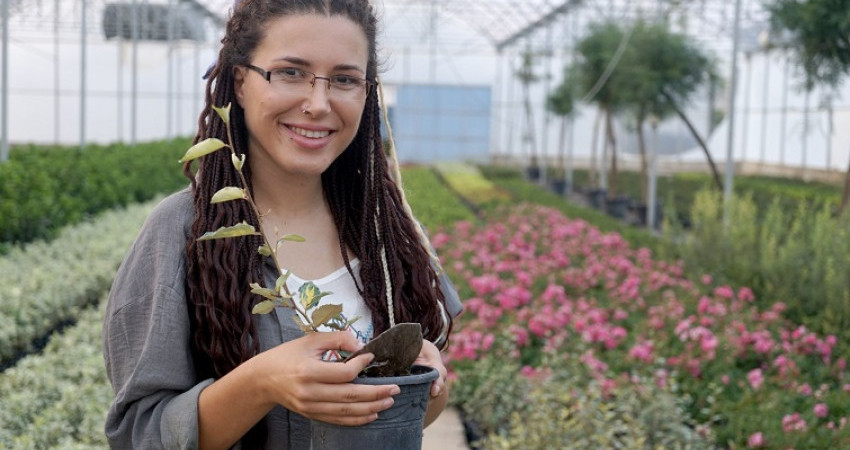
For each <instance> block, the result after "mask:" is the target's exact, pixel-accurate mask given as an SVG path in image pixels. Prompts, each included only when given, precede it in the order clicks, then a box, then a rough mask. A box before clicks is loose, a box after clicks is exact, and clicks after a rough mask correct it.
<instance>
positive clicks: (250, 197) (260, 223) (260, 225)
mask: <svg viewBox="0 0 850 450" xmlns="http://www.w3.org/2000/svg"><path fill="white" fill-rule="evenodd" d="M227 141H228V143H229V145H228V147H230V153H231V154H232V155H234V156H237V157H238V155H236V150H235V149H234V148H233V136H232V135H231V132H230V127H229V126H228V127H227ZM236 173H237V174H238V175H239V181H240V182H241V183H242V186H243V188H244V189H243V191H244V193H245V200H246V201H247V202H248V204H249V205H251V210H253V211H254V215H255V216H256V217H257V226H258V229H259V232H260V235H261V236H263V242H265V243H266V245H267V246H268V247H269V250H270V251H271V253H272V255H271V256H272V260H273V261H274V266H275V268H277V272H278V273H279V274H280V276H284V275H286V273H285V272H284V270H283V268H282V267H280V263H279V262H278V260H277V245H275V246H272V245H271V242H269V238H268V237H267V236H266V233H265V230H264V229H263V216H262V214H260V210H259V209H258V208H257V203H256V202H255V201H254V196H253V195H251V192H250V189H248V180H246V179H245V175H244V174H243V173H242V168H241V167H240V168H238V169H237V170H236ZM282 287H283V290H284V292H285V293H286V295H287V296H288V299H289V303H290V305H291V307H292V309H294V310H295V312H296V313H298V315H299V316H301V317H302V319H303V322H304V323H305V324H307V325H309V326H310V328H312V329H313V331H319V329H318V328H317V327H316V325H315V324H313V321H312V320H311V319H310V317H309V316H307V311H302V310H301V308H299V307H298V302H296V301H295V300H294V298H293V296H292V292H290V291H289V287H288V286H287V285H286V283H283V285H282Z"/></svg>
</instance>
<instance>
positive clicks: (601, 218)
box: [479, 166, 664, 251]
mask: <svg viewBox="0 0 850 450" xmlns="http://www.w3.org/2000/svg"><path fill="white" fill-rule="evenodd" d="M479 170H481V172H482V174H483V175H484V176H485V177H487V178H488V179H489V180H490V181H491V182H493V184H495V185H497V186H499V187H500V188H501V189H503V190H505V191H507V192H510V194H511V196H512V197H513V198H514V202H528V203H535V204H538V205H543V206H550V207H553V208H556V209H558V210H559V211H561V212H563V213H564V215H566V216H568V217H572V218H576V219H584V220H587V221H588V222H590V223H593V224H594V225H595V226H597V227H599V229H600V230H602V231H605V232H608V231H616V232H618V233H620V234H622V235H623V236H624V237H625V238H626V240H628V241H629V242H630V243H631V244H632V246H637V247H647V248H650V249H652V250H653V251H659V250H660V249H661V248H662V247H663V246H664V243H663V241H661V240H660V239H658V238H656V237H655V236H653V235H652V234H650V233H648V232H647V231H646V230H643V229H638V228H634V227H631V226H629V225H627V224H625V223H623V222H622V221H621V220H618V219H615V218H613V217H611V216H609V215H608V214H605V213H603V212H601V211H597V210H595V209H590V208H585V207H582V206H577V205H574V204H571V203H569V202H567V201H565V200H564V198H563V197H561V196H558V195H555V194H553V193H551V192H549V191H547V190H546V189H544V188H542V187H540V186H538V185H535V184H532V183H528V182H526V181H524V180H523V179H522V177H521V175H520V173H519V172H518V171H516V170H507V169H505V168H492V167H488V166H481V167H479ZM577 179H578V177H577ZM489 209H495V208H489Z"/></svg>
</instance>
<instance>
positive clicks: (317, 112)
mask: <svg viewBox="0 0 850 450" xmlns="http://www.w3.org/2000/svg"><path fill="white" fill-rule="evenodd" d="M375 35H376V19H375V15H374V11H373V9H372V7H371V6H370V5H369V3H368V1H367V0H243V1H242V2H241V3H240V4H239V5H238V6H236V7H235V9H234V11H233V14H232V17H231V18H230V20H229V21H228V25H227V29H226V34H225V36H224V38H223V39H222V44H223V46H222V49H221V51H220V53H219V57H218V63H217V64H216V66H215V68H214V69H213V70H212V72H211V73H210V78H209V81H208V84H207V95H206V105H205V108H204V111H203V112H202V114H201V117H200V120H199V132H198V135H197V136H196V138H195V141H196V142H198V141H201V140H203V139H206V138H209V137H217V138H219V139H221V140H223V141H225V142H227V129H226V127H225V125H224V123H223V122H222V120H221V119H220V118H219V117H218V116H217V115H216V113H215V112H214V111H213V110H212V107H213V106H224V105H227V104H231V105H232V110H231V129H232V131H233V141H234V148H235V151H236V152H237V153H238V154H245V155H246V164H245V166H244V167H243V169H242V170H243V173H244V174H245V175H246V177H247V179H248V184H249V187H250V189H251V192H252V194H253V197H254V199H255V201H256V203H257V205H258V207H259V209H260V211H261V212H262V218H261V221H262V227H263V230H265V232H266V233H267V234H268V235H267V236H266V237H267V238H268V239H269V240H270V241H271V242H275V241H276V240H277V238H278V237H279V236H280V234H289V233H294V234H299V235H301V236H303V237H304V238H305V240H306V241H305V242H303V243H287V244H286V245H284V246H283V247H282V248H281V252H279V253H278V255H277V258H278V261H277V262H278V263H279V264H280V266H281V267H284V268H286V269H288V270H290V271H291V273H292V276H291V277H290V279H289V280H288V281H287V283H288V284H289V288H290V290H291V291H296V290H297V288H298V287H299V285H301V284H303V283H305V282H306V281H308V280H309V281H313V282H314V283H315V284H317V285H318V286H319V287H320V288H321V289H322V290H323V291H331V292H333V295H331V296H330V297H328V300H329V302H331V303H338V304H342V305H343V307H344V311H343V314H344V315H346V317H354V316H360V319H358V320H357V321H356V322H355V323H354V324H353V326H352V328H353V329H354V331H355V333H352V332H347V331H346V332H327V333H325V332H323V333H310V334H307V335H304V333H303V332H302V331H301V330H300V329H299V328H298V326H297V325H296V323H295V322H294V321H293V320H291V317H290V316H291V315H292V314H293V312H292V310H289V309H285V308H277V309H276V310H275V311H273V312H272V313H271V314H268V315H255V314H251V310H252V307H253V306H254V305H255V304H256V303H257V302H258V301H259V300H260V298H258V297H257V296H255V295H252V294H250V292H249V288H248V285H249V284H250V283H251V282H255V281H257V280H265V282H266V285H269V284H270V283H271V284H272V285H273V283H274V281H275V279H276V278H277V275H278V273H276V271H275V269H274V262H273V261H270V260H269V259H268V258H263V257H261V256H259V255H258V254H257V252H256V249H257V247H258V246H259V245H260V244H261V243H262V241H261V239H260V238H258V237H253V236H252V237H242V238H233V239H219V240H213V241H198V240H196V239H195V238H196V237H198V236H200V235H202V234H203V233H204V232H206V231H211V230H216V229H218V228H219V227H221V226H228V225H233V224H235V223H238V222H241V221H246V222H248V223H252V224H254V225H255V226H257V227H258V226H259V225H260V223H258V221H257V220H256V218H255V217H254V215H253V214H252V210H251V209H250V205H249V204H248V203H247V202H244V201H232V202H226V203H220V204H210V198H211V196H212V194H213V193H214V192H216V191H217V190H219V189H221V188H222V187H225V186H238V185H239V180H238V178H237V172H236V171H235V170H234V167H233V164H232V162H231V158H230V154H229V152H228V151H219V152H215V153H212V154H210V155H208V156H205V157H203V158H201V160H200V163H199V167H198V168H197V171H196V172H195V173H193V171H192V168H191V167H189V164H187V165H186V166H185V167H184V172H186V174H187V176H188V177H189V178H190V180H191V182H192V183H191V189H187V190H184V191H181V192H178V193H176V194H174V195H172V196H170V197H169V198H167V199H165V200H164V201H163V202H162V203H161V204H160V205H159V206H158V207H157V208H156V209H155V210H154V211H153V212H152V214H151V215H150V217H149V218H148V220H147V221H146V223H145V225H144V227H143V228H142V230H141V232H140V235H139V237H138V238H137V241H136V242H135V243H134V245H133V247H132V248H131V250H130V252H129V253H128V255H127V257H126V259H125V261H124V262H123V263H122V266H121V268H120V269H119V273H118V275H117V277H116V280H115V282H114V284H113V289H112V291H111V293H110V299H109V304H108V307H107V311H106V319H105V323H104V332H103V341H104V357H105V360H106V366H107V372H108V375H109V379H110V381H111V382H112V385H113V388H114V390H115V392H116V396H115V400H114V402H113V404H112V406H111V408H110V410H109V413H108V417H107V422H106V433H107V436H108V438H109V440H110V445H111V446H113V447H115V448H196V447H198V448H228V447H232V446H234V445H237V444H238V445H240V446H241V448H293V449H302V448H309V445H310V444H309V434H310V425H309V420H308V419H318V420H322V421H326V422H331V423H338V424H343V425H360V424H365V423H368V422H370V421H372V420H375V419H376V418H377V413H378V412H380V411H382V410H384V409H386V408H389V407H390V406H391V405H392V402H393V401H392V396H393V395H394V394H396V393H398V392H399V389H398V387H397V386H363V385H353V384H351V383H350V381H351V380H353V379H354V378H355V376H356V374H357V373H359V372H360V371H361V370H362V369H363V368H364V367H366V366H367V365H368V363H369V362H370V360H371V357H372V356H371V355H368V354H367V355H361V356H358V357H356V358H353V359H351V360H350V361H348V362H345V363H327V362H323V361H322V360H321V359H322V355H323V354H325V353H326V352H328V351H329V350H345V351H355V350H357V349H358V348H359V347H361V346H362V342H363V341H366V340H368V339H370V338H371V337H372V336H373V335H376V334H377V333H380V332H381V331H383V330H385V329H386V328H388V326H389V323H390V320H391V319H390V317H391V316H392V317H393V319H394V320H395V322H399V323H400V322H419V323H421V324H422V329H423V334H424V336H425V338H426V339H425V342H424V343H423V350H422V353H421V354H420V357H419V360H418V363H420V364H424V365H429V366H432V367H435V368H436V369H438V370H439V371H440V373H441V375H442V376H441V377H440V378H439V379H438V380H437V381H435V382H434V384H433V386H432V388H431V399H430V402H429V406H428V411H427V414H426V425H427V424H428V423H430V422H431V421H433V420H434V419H435V418H436V417H437V416H438V415H439V414H440V412H441V411H442V409H443V408H444V406H445V404H446V400H447V397H448V392H447V389H446V385H445V372H446V369H445V367H444V365H443V363H442V359H441V356H440V352H439V349H438V345H439V346H444V345H445V343H446V337H447V335H448V332H449V331H450V329H451V317H452V316H453V315H456V314H457V313H458V312H459V311H460V305H459V302H458V300H457V295H456V293H455V292H454V290H453V288H452V287H451V284H450V283H448V280H447V279H445V277H440V276H438V274H437V272H436V271H435V270H434V268H433V266H432V264H431V259H430V258H429V252H428V250H427V249H426V246H425V245H423V244H422V242H423V239H422V238H421V235H422V234H421V231H420V230H419V229H418V225H417V224H416V223H415V222H414V221H413V220H412V219H411V217H410V216H409V215H407V214H406V213H405V211H404V204H403V196H402V195H401V192H400V190H399V188H398V186H397V185H396V184H395V183H394V182H393V181H392V178H391V177H390V176H389V174H388V173H387V167H388V164H387V161H386V159H385V156H384V153H383V147H382V140H381V136H380V113H379V106H378V97H377V94H378V93H377V92H376V91H377V89H376V79H377V54H376V53H377V50H376V42H375ZM446 311H448V312H449V314H446ZM433 342H436V345H435V344H434V343H433Z"/></svg>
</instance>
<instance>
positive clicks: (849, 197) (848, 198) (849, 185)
mask: <svg viewBox="0 0 850 450" xmlns="http://www.w3.org/2000/svg"><path fill="white" fill-rule="evenodd" d="M847 203H850V165H848V166H847V173H845V174H844V192H842V193H841V206H839V207H838V213H839V214H843V213H844V210H845V209H847Z"/></svg>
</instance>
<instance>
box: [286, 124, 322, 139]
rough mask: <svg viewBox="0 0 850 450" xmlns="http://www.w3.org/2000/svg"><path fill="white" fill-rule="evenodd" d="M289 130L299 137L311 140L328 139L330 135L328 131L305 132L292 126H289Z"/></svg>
mask: <svg viewBox="0 0 850 450" xmlns="http://www.w3.org/2000/svg"><path fill="white" fill-rule="evenodd" d="M289 129H290V130H292V131H293V132H294V133H295V134H297V135H299V136H304V137H307V138H311V139H318V138H323V137H328V136H329V135H330V134H331V132H330V130H321V131H319V130H305V129H304V128H298V127H293V126H290V127H289Z"/></svg>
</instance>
